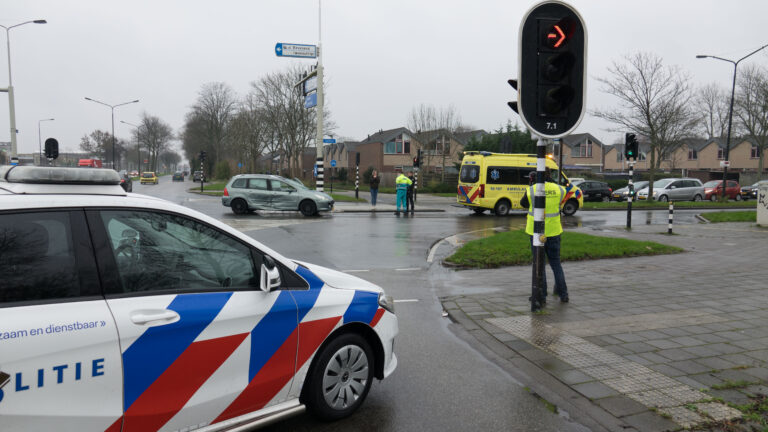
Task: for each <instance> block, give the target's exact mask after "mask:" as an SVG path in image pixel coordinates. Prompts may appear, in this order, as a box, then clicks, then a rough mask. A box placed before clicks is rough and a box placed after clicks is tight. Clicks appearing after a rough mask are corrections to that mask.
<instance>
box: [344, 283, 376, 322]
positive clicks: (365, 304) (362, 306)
mask: <svg viewBox="0 0 768 432" xmlns="http://www.w3.org/2000/svg"><path fill="white" fill-rule="evenodd" d="M378 308H379V294H378V293H373V292H366V291H355V296H354V297H352V303H351V304H350V305H349V308H347V311H346V312H345V313H344V324H346V323H348V322H363V323H366V324H367V323H370V322H371V320H373V316H374V315H376V310H377V309H378Z"/></svg>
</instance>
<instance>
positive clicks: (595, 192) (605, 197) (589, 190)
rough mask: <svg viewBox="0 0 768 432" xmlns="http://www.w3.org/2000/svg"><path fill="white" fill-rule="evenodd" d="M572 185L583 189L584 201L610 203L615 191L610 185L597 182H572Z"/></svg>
mask: <svg viewBox="0 0 768 432" xmlns="http://www.w3.org/2000/svg"><path fill="white" fill-rule="evenodd" d="M571 184H573V185H574V186H577V187H578V188H579V189H581V192H582V193H583V194H584V201H610V200H611V193H612V192H613V190H612V189H611V187H610V186H608V183H605V182H601V181H597V180H581V181H577V180H571Z"/></svg>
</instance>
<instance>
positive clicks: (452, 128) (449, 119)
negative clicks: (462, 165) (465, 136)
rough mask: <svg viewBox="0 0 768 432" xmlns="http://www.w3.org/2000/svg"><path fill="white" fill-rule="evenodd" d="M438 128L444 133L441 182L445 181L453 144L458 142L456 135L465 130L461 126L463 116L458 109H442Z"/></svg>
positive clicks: (451, 107) (441, 152)
mask: <svg viewBox="0 0 768 432" xmlns="http://www.w3.org/2000/svg"><path fill="white" fill-rule="evenodd" d="M437 118H438V128H439V129H440V130H441V131H442V145H441V146H440V147H441V148H440V155H441V167H442V168H441V171H440V173H441V177H440V181H441V182H444V181H445V158H446V156H448V157H450V155H451V154H452V153H453V149H452V148H451V142H452V141H455V140H456V134H457V133H459V131H460V130H463V129H464V126H462V124H461V115H460V114H459V112H458V110H456V107H454V106H453V105H449V106H448V107H447V108H440V111H439V113H438V117H437Z"/></svg>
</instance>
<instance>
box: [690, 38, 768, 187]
mask: <svg viewBox="0 0 768 432" xmlns="http://www.w3.org/2000/svg"><path fill="white" fill-rule="evenodd" d="M766 47H768V45H763V46H761V47H760V48H758V49H756V50H754V51H752V52H751V53H749V54H747V55H745V56H744V57H742V58H740V59H738V60H736V61H733V60H729V59H725V58H722V57H718V56H713V55H703V54H699V55H697V56H696V58H699V59H703V58H713V59H716V60H722V61H725V62H728V63H732V64H733V83H732V84H731V107H730V108H729V109H728V136H727V138H726V139H725V154H724V155H723V160H725V161H726V165H725V166H723V195H722V197H723V199H725V196H726V193H725V191H726V189H727V188H728V164H727V162H728V156H729V154H730V152H731V124H732V123H733V99H734V96H735V94H736V68H737V67H738V66H739V63H741V61H742V60H744V59H746V58H747V57H750V56H751V55H753V54H755V53H757V52H759V51H761V50H763V49H765V48H766Z"/></svg>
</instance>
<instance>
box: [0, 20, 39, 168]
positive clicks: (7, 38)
mask: <svg viewBox="0 0 768 432" xmlns="http://www.w3.org/2000/svg"><path fill="white" fill-rule="evenodd" d="M47 22H48V21H46V20H44V19H38V20H32V21H25V22H23V23H20V24H15V25H12V26H8V27H6V26H4V25H0V27H2V28H3V29H5V42H6V44H7V46H8V88H7V89H1V90H0V91H6V92H8V111H9V114H10V117H11V158H12V159H13V158H15V157H17V156H18V151H17V148H16V104H15V102H14V99H13V80H11V33H10V31H11V29H12V28H14V27H19V26H23V25H24V24H45V23H47Z"/></svg>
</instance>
